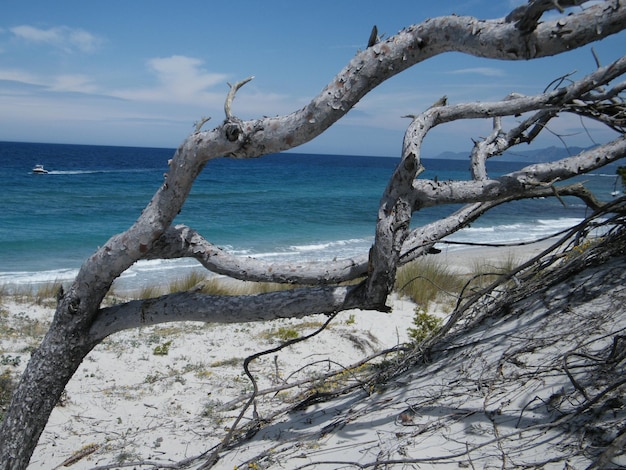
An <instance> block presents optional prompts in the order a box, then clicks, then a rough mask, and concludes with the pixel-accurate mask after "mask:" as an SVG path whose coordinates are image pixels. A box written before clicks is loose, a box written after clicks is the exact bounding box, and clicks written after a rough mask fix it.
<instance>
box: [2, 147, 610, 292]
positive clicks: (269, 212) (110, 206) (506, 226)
mask: <svg viewBox="0 0 626 470" xmlns="http://www.w3.org/2000/svg"><path fill="white" fill-rule="evenodd" d="M173 154H174V150H173V149H160V148H134V147H107V146H88V145H60V144H34V143H11V142H0V178H1V180H2V191H1V192H0V202H1V207H2V210H0V285H3V284H5V285H10V284H22V283H37V282H47V281H50V280H69V279H71V278H72V277H73V276H74V275H75V274H76V272H77V270H78V268H79V266H80V265H81V263H82V262H83V260H85V259H86V258H87V257H88V256H89V255H90V254H91V253H93V252H94V250H96V249H97V247H98V246H100V245H102V244H104V243H105V242H106V241H107V240H108V239H109V238H110V237H111V236H112V235H114V234H116V233H119V232H122V231H124V230H125V229H126V228H128V227H129V226H130V225H131V224H132V223H133V222H134V221H135V219H136V218H137V217H138V216H139V214H140V213H141V210H142V209H143V207H145V205H146V204H147V203H148V201H149V200H150V198H151V197H152V195H153V194H154V192H155V191H156V190H157V188H158V187H159V186H160V185H161V184H162V182H163V174H164V173H165V172H166V171H167V161H168V159H169V158H171V157H172V156H173ZM397 162H398V159H397V158H386V157H359V156H345V155H309V154H295V153H288V154H276V155H269V156H266V157H262V158H258V159H251V160H232V159H224V158H222V159H217V160H213V161H211V162H209V164H208V165H207V166H206V167H205V169H204V171H203V172H202V174H201V175H200V176H199V177H198V179H197V180H196V182H195V184H194V187H193V190H192V192H191V194H190V196H189V198H188V200H187V202H186V204H185V206H184V207H183V210H182V211H181V213H180V215H179V216H178V217H177V219H176V221H175V223H184V224H187V225H189V226H191V227H193V228H194V229H196V230H198V231H199V232H200V233H202V234H203V235H204V237H205V238H206V239H207V240H209V241H211V242H212V243H214V244H216V245H218V246H221V247H223V248H225V249H227V250H229V251H231V252H232V253H235V254H237V255H241V256H255V257H260V258H269V259H306V260H324V259H333V258H343V257H350V256H354V255H358V254H362V253H365V252H366V251H367V250H368V249H369V247H370V246H371V244H372V242H373V236H374V229H375V223H376V214H377V207H378V203H379V200H380V196H381V194H382V192H383V190H384V188H385V186H386V184H387V180H388V178H389V176H390V175H391V173H392V171H393V169H394V167H395V165H396V164H397ZM527 163H528V162H525V163H512V162H509V163H506V162H497V161H493V163H491V166H490V174H491V175H492V176H497V175H498V174H502V173H505V172H509V171H512V170H514V169H516V168H519V167H520V166H523V165H525V164H527ZM35 164H43V165H44V166H45V168H46V169H48V170H49V174H47V175H36V174H33V173H32V171H31V170H32V168H33V167H34V165H35ZM424 165H425V167H426V169H427V171H426V172H425V173H423V174H422V175H421V177H424V178H434V177H435V176H436V177H437V178H438V179H439V180H440V181H441V180H447V179H458V178H464V179H465V178H467V177H468V166H469V165H468V162H467V161H465V160H443V159H439V160H438V159H425V160H424ZM615 169H616V168H615V167H607V168H605V169H602V170H601V171H600V172H598V173H596V174H592V175H585V176H584V177H581V178H580V179H581V180H584V181H586V182H587V185H588V187H590V188H591V189H593V190H595V191H596V192H597V194H598V196H599V197H600V198H602V199H604V200H608V199H610V198H611V192H612V191H613V188H614V183H615V178H616V177H615ZM566 202H567V206H566V207H563V206H562V205H561V203H560V202H559V201H558V200H556V199H555V198H547V199H545V200H529V201H517V202H514V203H511V204H508V205H506V206H501V207H498V208H496V209H494V210H493V211H491V212H490V213H489V214H487V215H486V216H485V217H483V218H481V219H480V220H478V221H476V222H475V223H474V224H472V226H471V227H469V228H467V229H464V230H463V231H461V232H459V233H457V234H455V235H453V236H452V238H451V239H452V240H456V241H467V242H481V243H507V242H514V241H519V240H530V239H535V238H539V237H543V236H546V235H549V234H551V233H555V232H557V231H559V230H562V229H563V228H566V227H568V226H571V225H573V224H574V223H576V222H577V221H579V220H580V219H582V218H583V217H584V216H585V215H586V214H587V213H588V210H587V209H586V208H585V206H584V205H583V204H582V203H581V202H579V201H578V200H577V199H573V198H567V199H566ZM454 209H456V207H439V208H432V209H428V210H425V211H422V212H419V213H417V214H415V215H414V218H413V220H414V223H413V225H414V226H417V225H421V224H424V223H428V222H431V221H433V220H436V219H438V218H440V217H442V216H444V215H447V214H449V213H451V212H452V211H453V210H454ZM455 248H458V247H453V248H446V249H455ZM194 266H198V265H197V264H196V262H195V261H193V260H174V261H172V260H169V261H165V260H154V261H142V262H139V263H137V264H136V265H135V266H133V267H131V269H129V270H128V271H127V272H126V273H125V274H124V275H123V276H122V278H121V279H120V282H121V283H122V284H123V285H124V286H125V287H129V288H135V287H140V286H142V285H147V284H150V283H153V282H167V281H168V280H169V279H173V278H175V277H177V276H180V275H181V273H182V272H185V271H188V270H189V269H191V268H192V267H194Z"/></svg>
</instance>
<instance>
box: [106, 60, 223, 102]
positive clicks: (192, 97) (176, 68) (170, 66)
mask: <svg viewBox="0 0 626 470" xmlns="http://www.w3.org/2000/svg"><path fill="white" fill-rule="evenodd" d="M202 64H203V61H202V60H200V59H196V58H193V57H186V56H180V55H174V56H171V57H159V58H154V59H150V60H149V61H148V63H147V65H148V68H149V70H150V72H151V73H152V74H154V75H155V77H156V80H157V82H158V83H159V84H158V86H155V87H152V88H142V89H131V90H118V91H115V92H113V95H114V96H117V97H120V98H125V99H131V100H141V101H162V102H178V103H194V104H198V102H199V101H200V102H202V101H207V100H208V101H213V99H214V97H215V94H214V93H211V92H209V89H210V88H212V87H214V86H216V85H225V84H226V81H227V78H228V76H227V75H226V74H223V73H214V72H208V71H207V70H205V69H203V68H202ZM222 95H223V94H222Z"/></svg>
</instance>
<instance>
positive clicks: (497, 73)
mask: <svg viewBox="0 0 626 470" xmlns="http://www.w3.org/2000/svg"><path fill="white" fill-rule="evenodd" d="M449 73H451V74H454V75H466V74H475V75H483V76H485V77H504V76H505V75H506V73H505V72H504V70H502V69H498V68H495V67H471V68H467V69H457V70H452V71H451V72H449Z"/></svg>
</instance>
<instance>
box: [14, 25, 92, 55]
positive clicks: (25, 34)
mask: <svg viewBox="0 0 626 470" xmlns="http://www.w3.org/2000/svg"><path fill="white" fill-rule="evenodd" d="M10 31H11V32H12V33H13V34H14V35H15V36H16V37H17V38H19V39H22V40H24V41H27V42H31V43H37V44H46V45H49V46H53V47H55V48H58V49H61V50H63V51H65V52H74V51H81V52H93V51H94V50H96V49H97V48H98V47H99V46H100V44H102V39H101V38H99V37H97V36H95V35H93V34H91V33H89V32H87V31H85V30H83V29H80V28H70V27H68V26H57V27H54V28H48V29H41V28H37V27H35V26H30V25H21V26H15V27H13V28H11V29H10Z"/></svg>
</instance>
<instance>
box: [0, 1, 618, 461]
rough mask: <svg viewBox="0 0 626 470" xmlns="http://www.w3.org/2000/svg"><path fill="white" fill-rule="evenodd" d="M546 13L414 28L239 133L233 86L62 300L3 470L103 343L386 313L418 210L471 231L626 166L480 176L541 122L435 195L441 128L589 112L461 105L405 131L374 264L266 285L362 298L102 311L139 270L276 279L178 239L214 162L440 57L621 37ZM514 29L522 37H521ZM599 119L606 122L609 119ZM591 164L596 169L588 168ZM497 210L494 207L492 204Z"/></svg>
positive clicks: (0, 451)
mask: <svg viewBox="0 0 626 470" xmlns="http://www.w3.org/2000/svg"><path fill="white" fill-rule="evenodd" d="M550 4H552V5H553V3H550V2H540V3H537V4H534V3H533V7H532V8H530V9H528V10H527V11H520V10H516V12H515V15H513V16H514V18H513V17H512V18H508V19H500V20H478V19H476V18H471V17H457V16H449V17H442V18H435V19H431V20H427V21H425V22H423V23H421V24H419V25H414V26H411V27H409V28H406V29H405V30H403V31H401V32H400V33H398V34H397V35H395V36H393V37H390V38H389V39H387V40H385V41H381V42H378V43H376V44H374V45H373V46H372V47H369V48H367V49H366V50H364V51H362V52H359V53H358V54H356V56H355V57H354V58H353V59H352V60H351V61H350V62H349V63H348V65H347V66H346V67H345V68H344V69H343V70H342V71H341V72H340V73H339V74H338V75H337V76H336V77H335V78H334V79H333V80H332V81H331V82H330V83H329V84H328V85H327V86H326V88H325V89H324V90H323V91H322V92H321V93H320V94H319V95H318V96H317V97H315V98H314V99H313V100H312V101H311V102H310V103H309V104H307V105H306V106H305V107H304V108H302V109H300V110H298V111H295V112H294V113H292V114H289V115H286V116H280V117H273V118H263V119H258V120H251V121H241V120H239V119H238V118H236V117H234V116H233V115H232V112H231V110H230V107H231V102H232V99H233V98H234V93H235V92H236V89H237V88H238V86H237V85H236V86H235V87H233V89H231V90H232V93H230V94H229V100H228V101H227V108H226V116H227V118H226V120H225V121H224V122H223V123H222V124H221V125H219V126H218V127H216V128H215V129H213V130H210V131H202V132H200V131H199V129H196V132H194V133H193V134H192V135H190V136H189V137H188V138H187V139H186V140H185V141H184V142H183V144H182V145H181V146H180V147H179V148H178V149H177V151H176V153H175V155H174V157H173V159H172V161H171V162H170V164H169V170H168V174H167V178H166V179H165V180H164V182H163V184H162V185H161V187H160V188H159V189H158V191H157V192H156V193H155V195H154V196H153V198H152V200H151V201H150V202H149V204H148V205H147V206H146V208H145V209H144V210H143V212H142V214H141V215H140V216H139V218H138V219H137V221H136V222H135V223H134V224H133V225H132V226H131V227H130V228H129V229H128V230H127V231H125V232H124V233H121V234H118V235H115V236H113V237H112V238H111V239H110V240H109V241H108V242H107V243H106V244H105V245H104V246H102V248H100V249H99V250H98V251H97V252H95V253H94V254H93V255H92V256H91V257H90V258H89V259H87V260H86V261H85V262H84V264H83V265H82V267H81V269H80V271H79V273H78V275H77V277H76V279H75V280H74V282H73V283H72V285H71V286H70V287H69V288H68V290H67V291H66V292H64V293H63V294H62V295H61V296H60V298H59V302H58V306H57V309H56V313H55V316H54V319H53V322H52V325H51V327H50V331H49V332H48V334H47V335H46V336H45V338H44V340H43V342H42V344H41V345H40V347H39V348H38V350H37V351H35V352H34V353H33V356H32V358H31V360H30V361H29V364H28V366H27V368H26V370H25V372H24V374H23V376H22V379H21V381H20V384H19V386H18V388H17V390H16V392H15V395H14V397H13V400H12V403H11V405H10V407H9V409H8V410H7V413H6V414H5V418H4V421H3V422H2V425H1V427H0V469H23V468H25V467H26V466H27V464H28V461H29V459H30V456H31V455H32V452H33V450H34V448H35V446H36V444H37V440H38V439H39V436H40V434H41V432H42V430H43V429H44V427H45V424H46V422H47V420H48V417H49V415H50V413H51V411H52V409H53V407H54V405H55V403H56V402H57V401H58V398H59V397H60V395H61V393H62V391H63V389H64V387H65V385H66V384H67V382H68V381H69V380H70V378H71V377H72V375H73V374H74V372H75V371H76V369H77V368H78V366H79V365H80V363H81V362H82V360H83V358H84V357H85V356H86V355H87V354H88V353H89V351H90V350H91V349H92V348H93V347H94V346H95V345H96V344H97V343H98V342H99V341H101V339H102V338H104V337H105V336H106V335H108V334H111V333H113V332H115V331H119V330H121V329H124V328H130V327H133V326H138V325H140V324H143V323H145V322H147V321H150V322H152V323H155V322H161V321H174V320H183V319H184V320H189V319H197V320H199V321H242V320H245V319H248V321H254V320H262V319H265V318H267V314H266V313H265V312H263V310H268V309H267V308H266V306H267V305H272V306H274V307H275V308H276V309H277V311H279V312H280V314H281V315H285V316H287V315H289V316H302V315H306V314H309V313H331V312H333V311H337V310H341V309H345V308H353V307H359V308H375V309H380V310H383V309H385V300H386V297H387V295H388V294H389V291H390V289H391V287H392V285H393V280H394V278H395V270H396V268H397V266H398V263H399V262H400V260H401V257H402V253H403V250H404V252H405V253H407V243H408V242H409V241H411V243H413V244H414V245H412V246H413V248H414V249H413V251H412V253H413V254H414V253H416V252H417V251H419V249H420V248H419V247H418V248H415V245H417V244H418V242H416V241H414V240H417V239H418V238H420V237H421V238H420V239H421V243H422V246H423V242H424V241H425V240H426V241H428V242H430V241H436V239H437V238H436V236H435V235H436V233H437V230H438V226H436V225H435V226H433V227H431V229H432V230H431V231H430V232H429V233H421V235H420V234H419V233H418V232H414V233H413V234H411V233H410V231H409V223H410V220H411V216H412V213H413V212H414V211H415V210H418V209H420V208H422V207H426V206H428V205H431V204H435V203H437V201H438V202H439V203H447V202H460V201H463V202H470V201H487V202H485V203H477V204H476V205H475V206H471V207H470V208H468V209H467V213H466V214H457V220H456V227H457V229H458V227H460V226H461V225H462V221H463V220H464V219H463V217H466V218H467V220H469V219H470V218H471V217H474V216H476V214H478V213H480V212H481V211H483V212H484V210H486V209H485V208H487V207H488V206H489V205H490V204H496V203H501V202H503V201H504V200H508V199H509V198H522V197H527V196H528V195H529V194H534V193H537V192H538V191H540V190H543V188H539V189H538V188H536V187H534V186H533V185H537V184H539V185H541V184H544V183H549V181H548V180H549V179H550V178H551V177H553V176H554V177H560V178H565V177H566V176H567V175H571V174H577V173H581V172H584V171H589V169H593V168H597V167H598V166H601V164H604V163H606V162H608V161H613V160H615V159H617V158H619V157H620V155H621V156H623V155H624V138H623V137H622V138H619V139H616V140H615V141H614V142H613V143H611V144H609V145H607V146H605V147H604V148H603V149H602V152H606V154H607V155H608V156H607V157H600V156H597V155H591V154H588V155H582V156H580V157H579V158H578V160H576V159H568V160H567V161H561V162H557V163H555V164H554V165H553V166H549V165H548V166H543V167H536V168H529V169H527V170H526V173H525V174H519V175H513V176H511V178H510V179H508V180H502V179H499V180H490V179H489V178H488V175H486V172H484V170H483V169H481V165H482V163H483V162H484V159H486V158H490V157H491V156H492V155H491V154H490V153H491V152H494V153H497V152H498V151H502V150H503V149H505V148H507V146H510V145H514V144H515V143H519V141H520V136H521V135H522V133H523V132H524V131H527V130H528V129H531V127H530V125H531V124H532V123H534V124H535V126H536V125H537V124H538V123H540V122H541V121H540V120H538V119H539V118H540V117H538V119H535V120H534V121H531V122H530V123H529V126H528V127H526V128H525V129H524V130H523V131H520V132H518V139H517V141H516V139H514V138H512V137H511V136H509V137H511V138H509V140H507V141H504V142H503V143H502V144H501V145H500V144H499V145H496V146H495V147H494V146H491V147H490V146H485V149H478V150H477V152H476V157H475V159H476V171H475V177H477V178H476V181H471V182H466V184H465V185H459V186H458V187H457V186H455V183H450V184H448V185H443V186H436V185H433V182H424V183H418V182H417V181H419V180H416V179H415V178H416V177H417V175H418V174H419V172H420V168H421V164H420V142H421V140H422V139H423V138H424V136H425V135H426V133H427V132H428V130H429V129H430V128H432V127H433V126H435V125H437V124H439V123H443V122H447V121H446V120H448V121H451V120H453V119H461V118H484V117H486V116H490V117H493V116H502V115H510V114H515V113H518V112H524V111H531V110H540V112H542V113H544V114H543V115H542V116H552V115H554V114H556V113H557V112H559V111H560V110H562V111H566V110H567V109H566V107H567V106H568V105H569V106H570V108H569V111H571V112H576V104H575V103H574V102H573V101H572V100H573V99H574V98H578V99H581V98H583V96H582V94H583V93H584V91H581V90H583V89H582V88H581V90H579V91H578V92H574V91H572V93H571V96H570V95H567V93H566V95H563V94H562V93H560V92H556V93H554V94H544V95H540V96H538V97H534V98H532V97H531V98H526V99H518V98H511V99H508V100H505V101H503V102H500V103H492V104H478V105H477V104H472V105H469V106H466V107H465V108H463V105H458V106H454V107H449V108H448V107H437V108H433V109H431V110H429V111H427V112H426V113H423V114H421V115H420V116H417V117H415V118H414V119H413V121H412V124H411V126H410V127H409V131H407V136H406V139H405V145H404V150H403V156H402V161H401V163H400V165H399V166H398V168H397V170H396V172H395V173H394V175H393V177H392V179H391V181H390V183H389V185H388V187H387V190H386V191H385V193H384V194H383V197H382V199H381V206H380V210H379V220H378V224H377V229H376V241H375V244H374V246H373V247H372V250H371V252H370V257H369V260H367V262H365V261H366V260H365V259H363V260H361V259H359V260H348V261H345V260H344V261H340V262H337V263H331V264H329V265H327V266H326V267H325V268H324V267H322V266H319V265H318V266H315V267H311V266H309V265H307V266H305V267H303V268H301V267H300V266H295V265H291V266H279V268H280V269H279V271H278V272H275V273H274V274H272V275H271V276H273V280H277V281H280V282H296V281H298V282H301V281H302V280H305V283H311V284H314V285H323V284H332V283H334V282H336V281H337V280H340V279H346V278H352V279H354V278H356V277H359V276H362V275H364V274H365V275H367V279H366V281H364V282H363V283H362V284H361V285H359V286H356V287H350V288H341V287H332V286H328V287H317V288H311V289H306V290H299V291H294V292H280V293H275V294H267V295H264V296H253V297H241V298H234V299H222V298H213V297H208V296H200V295H199V294H195V293H186V294H180V295H178V296H167V297H163V298H160V299H153V300H150V301H147V302H146V301H144V302H142V303H140V304H139V303H129V304H126V305H120V306H118V307H113V308H109V309H100V304H101V302H102V299H103V298H104V296H105V295H106V293H107V292H108V290H109V289H110V287H111V285H112V283H113V281H114V280H115V279H116V278H117V277H119V276H120V274H122V273H123V272H124V271H125V270H126V269H128V268H129V267H130V266H131V265H132V264H133V263H135V262H136V261H137V260H140V259H145V258H150V257H156V256H163V257H167V256H181V255H183V256H190V255H191V256H194V257H196V258H198V259H201V260H203V264H205V266H207V267H209V268H210V269H215V270H216V272H223V273H228V274H233V275H235V277H239V278H245V279H254V280H260V279H263V278H264V276H265V275H267V273H268V272H270V271H272V270H270V269H268V266H267V265H261V264H259V263H258V262H257V261H251V260H243V261H242V260H234V259H232V258H230V259H229V258H228V257H224V256H223V253H220V252H219V251H216V250H215V249H214V247H211V246H209V245H207V243H208V242H205V241H204V240H202V239H201V237H200V238H197V237H196V236H195V235H194V234H193V233H192V232H187V233H184V230H185V229H181V228H176V227H174V228H172V227H171V224H172V221H173V220H174V218H175V217H176V215H177V214H178V212H179V211H180V209H181V208H182V205H183V203H184V201H185V200H186V198H187V195H188V194H189V191H190V190H191V186H192V184H193V182H194V180H195V178H196V176H197V175H198V174H199V173H200V172H201V171H202V170H203V168H204V166H205V165H206V164H207V162H209V160H211V159H214V158H219V157H223V156H229V157H235V158H250V157H258V156H260V155H264V154H268V153H273V152H279V151H282V150H287V149H290V148H293V147H295V146H297V145H300V144H302V143H305V142H307V141H309V140H311V139H312V138H314V137H316V136H317V135H319V134H321V133H322V132H323V131H324V130H326V129H327V128H328V127H330V126H331V125H332V124H334V123H335V122H336V121H337V120H338V119H340V118H341V117H342V116H344V115H345V114H346V113H347V112H348V111H349V110H350V109H351V108H352V107H353V106H354V105H355V104H356V103H357V102H358V101H359V100H360V99H361V98H362V97H363V96H365V95H366V94H367V93H368V92H370V91H371V90H373V89H374V88H376V87H377V86H378V85H379V84H380V83H382V82H383V81H385V80H386V79H388V78H390V77H392V76H394V75H396V74H398V73H401V72H402V71H404V70H406V69H407V68H409V67H411V66H413V65H415V64H417V63H419V62H421V61H423V60H426V59H428V58H430V57H433V56H435V55H438V54H441V53H445V52H449V51H458V52H464V53H467V54H472V55H475V56H480V57H490V58H494V59H503V60H527V59H532V58H535V57H545V56H550V55H554V54H558V53H560V52H564V51H567V50H570V49H573V48H575V47H579V46H581V45H583V44H587V43H589V42H592V41H596V40H599V39H601V38H603V37H606V36H608V35H610V34H613V33H615V32H618V31H621V30H623V29H625V28H626V7H624V6H622V5H620V3H619V2H615V1H605V2H602V3H600V4H597V5H593V6H591V7H590V8H587V9H585V10H581V11H578V12H575V13H573V14H572V15H569V16H564V17H562V18H559V19H558V20H555V21H546V22H543V23H539V22H538V18H540V17H541V14H542V13H543V12H544V11H546V10H548V9H550V8H551V6H550ZM520 25H526V26H524V28H522V29H520ZM528 25H530V26H528ZM529 27H530V28H531V29H530V30H528V28H529ZM622 66H623V64H621V65H620V64H617V65H614V67H613V68H612V69H610V70H608V71H606V70H604V71H603V72H602V73H604V77H605V78H604V79H605V80H607V81H608V80H609V79H608V78H607V77H608V76H609V75H610V74H611V73H616V72H615V70H616V69H619V67H622ZM598 73H600V71H599V72H598ZM621 73H623V72H620V73H619V74H621ZM619 74H617V75H615V76H618V75H619ZM598 83H599V82H596V86H597V84H598ZM241 84H243V83H241ZM238 85H239V86H240V84H238ZM591 89H593V87H592V88H591ZM570 91H571V90H570ZM455 113H456V114H455ZM602 119H605V120H608V122H610V117H607V115H606V114H605V115H604V116H602ZM602 119H600V120H602ZM544 120H545V119H544ZM530 135H532V131H528V132H527V134H526V135H525V138H530V137H529V136H530ZM500 137H501V136H500V133H499V132H494V134H493V136H492V140H493V141H494V142H495V141H496V140H498V139H499V138H500ZM596 157H597V158H598V159H596V160H594V159H595V158H596ZM493 198H499V200H498V201H493ZM481 204H482V205H481ZM461 215H463V217H461ZM449 222H450V225H449V226H447V225H445V224H443V223H442V224H440V225H439V227H443V226H445V227H446V228H445V230H439V233H445V232H448V233H450V232H451V231H453V230H454V229H455V225H454V224H453V223H452V222H453V221H452V220H450V221H449ZM188 236H189V237H191V238H188ZM194 237H196V238H194ZM416 237H417V238H416ZM184 253H186V254H184ZM220 270H221V271H220ZM248 272H249V273H250V274H249V277H248ZM302 272H305V273H306V274H304V275H303V274H302ZM294 273H297V274H294ZM173 300H175V302H173ZM198 307H199V308H198ZM218 307H219V308H218ZM191 312H195V313H191ZM142 313H143V317H142ZM146 314H147V315H148V316H146Z"/></svg>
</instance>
